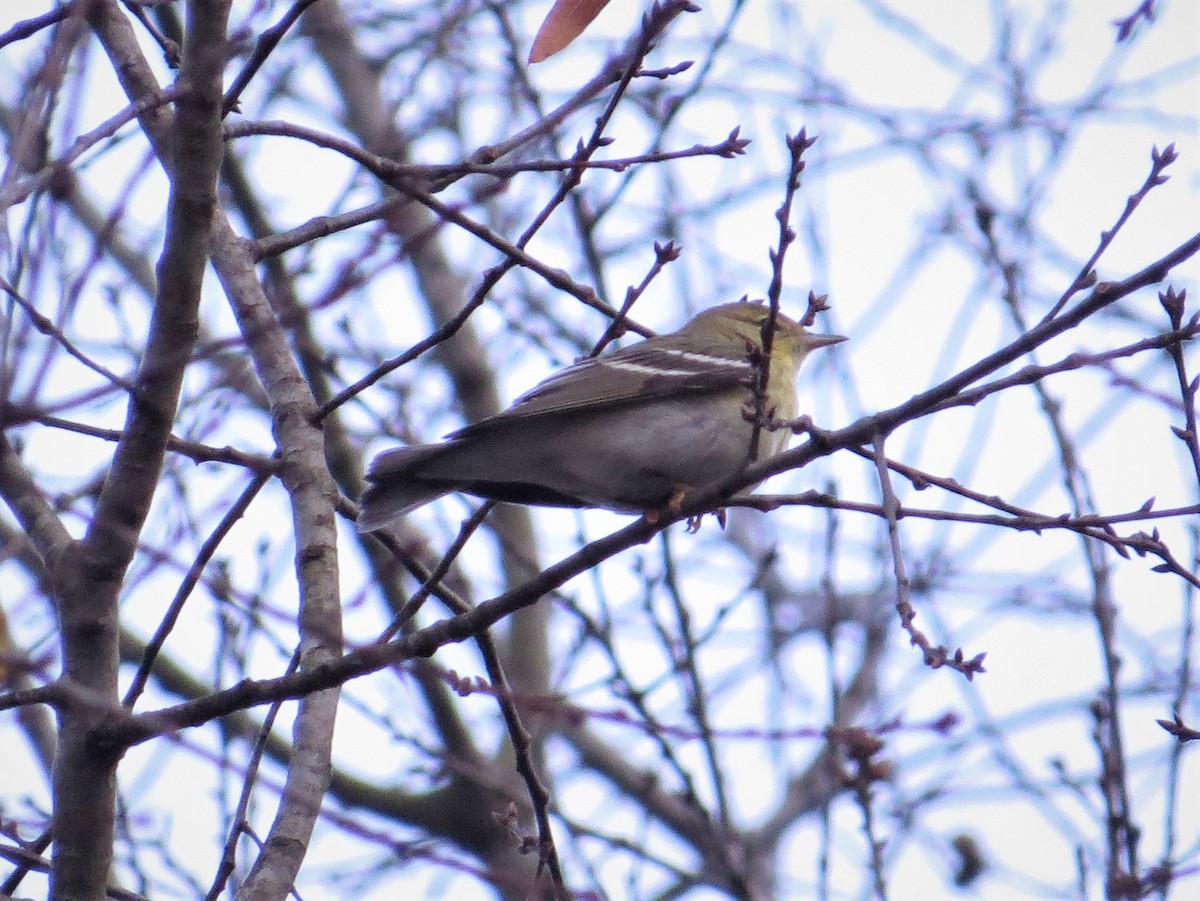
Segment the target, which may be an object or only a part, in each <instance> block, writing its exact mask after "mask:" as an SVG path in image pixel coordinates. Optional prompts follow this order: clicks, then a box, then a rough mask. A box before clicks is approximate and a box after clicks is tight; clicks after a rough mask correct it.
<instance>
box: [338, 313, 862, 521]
mask: <svg viewBox="0 0 1200 901" xmlns="http://www.w3.org/2000/svg"><path fill="white" fill-rule="evenodd" d="M770 320H771V308H770V307H769V306H767V305H766V304H764V303H761V302H757V301H745V300H743V301H739V302H736V303H727V304H722V305H720V306H715V307H711V308H709V309H708V310H705V311H704V312H702V313H700V314H699V315H697V316H696V317H694V318H693V319H691V320H689V321H688V322H687V323H685V324H684V325H683V326H682V327H681V328H680V329H679V330H678V331H675V332H671V333H670V334H665V335H659V336H656V337H652V338H647V339H646V340H644V341H641V342H639V343H637V344H633V345H630V346H628V347H625V348H622V349H620V350H617V351H614V352H611V353H606V354H602V355H600V356H596V357H589V358H586V359H583V360H581V361H579V362H577V363H575V364H574V365H572V366H568V367H567V368H565V369H563V370H560V371H559V372H557V373H555V374H554V375H552V376H550V377H549V378H548V379H546V380H545V381H543V382H541V383H540V384H539V385H537V386H536V387H534V388H533V389H532V390H530V391H528V392H526V393H525V394H523V395H522V396H520V397H519V398H517V400H516V401H514V402H513V404H512V406H510V407H509V408H508V409H507V410H504V411H503V412H501V413H498V414H496V415H494V416H490V417H488V418H486V419H483V420H480V421H479V422H476V423H473V424H471V425H468V426H466V428H463V429H459V430H458V431H456V432H453V433H451V434H449V435H447V436H446V440H444V441H441V442H438V443H435V444H417V445H411V446H406V447H399V448H395V449H392V450H388V451H384V452H383V453H381V454H379V455H378V456H377V457H375V459H374V460H373V461H372V463H371V465H370V467H369V468H368V470H367V474H366V479H367V482H368V487H367V489H366V491H365V492H364V493H363V495H362V497H361V499H360V512H359V514H358V530H359V531H360V532H364V533H365V532H373V531H376V530H378V529H381V528H384V527H385V526H387V525H389V524H390V523H392V522H394V521H396V520H398V519H399V518H400V517H402V516H404V515H405V514H407V513H409V512H411V511H413V510H415V509H417V508H418V507H421V506H423V505H425V504H428V503H430V502H431V501H434V500H436V499H437V498H439V497H442V496H443V495H445V494H449V493H451V492H463V493H466V494H472V495H476V496H479V497H482V498H486V499H489V500H493V501H507V502H511V503H518V504H531V505H535V506H549V507H577V508H582V507H600V508H604V509H608V510H613V511H616V512H618V513H630V514H635V513H636V514H644V515H647V516H650V515H651V514H652V513H653V512H654V511H658V512H660V513H661V511H663V510H665V509H673V510H675V511H676V512H677V511H678V508H679V505H680V503H682V500H683V499H684V498H685V497H686V496H687V495H688V494H690V493H692V492H695V491H702V490H705V489H709V488H713V487H715V486H718V485H721V484H723V483H724V482H725V481H727V480H728V479H731V478H733V477H735V476H736V475H737V473H738V472H739V471H740V470H741V469H742V468H743V467H744V466H745V465H747V463H749V462H752V461H751V445H752V443H753V442H754V441H755V440H756V439H755V430H756V427H755V425H754V423H753V419H754V418H755V416H754V411H755V410H756V409H757V410H758V411H760V412H761V413H762V414H765V415H766V416H769V417H770V418H771V419H772V420H774V421H779V422H782V421H787V420H791V419H794V418H795V417H796V415H797V409H796V406H797V400H796V384H795V383H796V374H797V372H798V371H799V368H800V364H801V363H802V362H803V361H804V358H805V357H806V356H807V355H808V353H809V351H812V350H815V349H816V348H819V347H828V346H830V345H834V344H838V343H840V342H842V341H845V340H846V339H845V338H844V337H842V336H841V335H830V334H816V333H813V332H809V331H807V330H806V329H805V328H804V326H802V325H801V324H800V323H798V322H796V321H795V320H793V319H791V318H789V317H788V316H786V315H784V314H783V313H781V312H778V311H777V312H776V314H775V316H774V322H775V325H774V328H773V330H771V332H770V333H771V341H770V345H771V353H770V357H769V365H765V367H764V364H765V363H766V357H765V354H764V352H763V347H764V339H765V336H766V334H767V331H768V330H770V329H771V327H770V326H769V325H767V323H769V321H770ZM764 368H766V371H767V375H768V380H767V385H766V390H765V392H764V391H762V389H761V387H760V388H759V389H758V392H759V394H761V395H762V403H761V404H759V403H758V402H756V400H755V394H754V390H755V389H754V386H755V384H756V382H757V381H761V372H762V370H763V369H764ZM760 419H761V417H760ZM788 437H789V431H788V430H787V429H786V428H783V429H768V428H763V427H761V425H760V427H759V428H758V435H757V444H758V447H757V451H758V453H757V457H758V458H759V459H765V458H766V457H770V456H773V455H775V454H777V453H779V452H781V451H782V450H783V449H784V448H785V447H786V445H787V442H788ZM754 487H756V486H749V487H748V488H746V489H744V492H745V493H748V492H749V491H752V490H753V489H754Z"/></svg>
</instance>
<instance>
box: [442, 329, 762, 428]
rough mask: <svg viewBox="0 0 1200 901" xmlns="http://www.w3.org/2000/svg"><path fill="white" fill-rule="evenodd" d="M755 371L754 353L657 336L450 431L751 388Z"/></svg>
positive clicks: (571, 369) (570, 370)
mask: <svg viewBox="0 0 1200 901" xmlns="http://www.w3.org/2000/svg"><path fill="white" fill-rule="evenodd" d="M752 376H753V367H752V365H751V363H750V360H749V358H748V357H747V358H746V359H740V360H730V359H725V358H722V357H718V356H710V355H709V354H705V353H697V352H694V351H687V350H681V349H678V348H674V347H669V346H667V347H663V346H661V345H659V344H658V342H657V341H656V340H654V339H651V340H649V341H643V342H642V343H641V344H635V345H634V346H633V347H629V348H626V349H624V350H619V351H617V352H616V353H612V354H606V355H605V356H602V357H594V358H592V359H588V360H582V361H580V362H579V363H576V364H575V365H574V366H568V367H567V368H566V369H564V370H562V371H561V372H557V373H555V374H554V375H552V376H551V377H550V378H548V379H546V381H544V382H542V383H541V384H540V385H537V386H536V387H535V388H533V389H532V390H530V391H528V392H526V393H525V394H523V395H522V396H521V397H519V398H517V400H516V401H515V402H514V403H513V405H512V406H511V407H509V408H508V409H507V410H505V411H504V412H503V413H499V414H497V415H496V416H492V417H489V418H488V419H484V420H482V421H480V422H477V423H475V424H474V425H470V426H467V427H466V428H465V429H462V430H461V431H458V432H455V433H454V434H453V435H451V436H449V437H451V438H461V437H464V436H465V435H467V434H469V433H471V432H473V431H475V430H478V429H481V428H484V429H486V428H488V427H492V426H496V425H501V424H505V423H511V422H514V421H517V420H526V419H529V418H532V417H538V416H545V415H548V414H552V413H568V412H571V411H574V410H581V409H591V410H595V409H600V408H605V407H613V406H619V405H621V404H625V403H631V402H634V401H636V402H639V403H640V402H643V401H651V400H657V399H662V398H667V397H673V396H678V395H680V394H695V393H704V392H709V391H721V390H725V389H728V388H732V387H735V386H737V385H743V386H746V387H747V388H748V387H749V385H750V380H751V377H752Z"/></svg>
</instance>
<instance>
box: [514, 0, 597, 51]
mask: <svg viewBox="0 0 1200 901" xmlns="http://www.w3.org/2000/svg"><path fill="white" fill-rule="evenodd" d="M607 5H608V0H556V2H555V4H554V6H553V7H552V8H551V9H550V12H549V13H547V14H546V20H545V21H544V22H542V27H541V28H539V29H538V33H537V37H535V38H534V39H533V49H532V50H530V51H529V61H530V62H531V63H540V62H541V61H542V60H544V59H547V58H549V57H551V56H553V55H554V54H556V53H558V51H560V50H562V49H563V48H564V47H566V46H567V45H568V44H570V43H571V41H573V40H575V38H577V37H579V35H580V33H581V32H582V31H583V29H585V28H587V27H588V25H590V24H591V22H592V19H594V18H596V16H598V15H599V14H600V10H602V9H604V7H605V6H607Z"/></svg>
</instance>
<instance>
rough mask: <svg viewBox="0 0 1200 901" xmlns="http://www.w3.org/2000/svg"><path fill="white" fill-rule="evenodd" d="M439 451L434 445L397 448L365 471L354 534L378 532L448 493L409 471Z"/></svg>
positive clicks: (437, 483)
mask: <svg viewBox="0 0 1200 901" xmlns="http://www.w3.org/2000/svg"><path fill="white" fill-rule="evenodd" d="M437 450H439V446H438V445H423V446H418V447H399V448H396V449H395V450H390V451H385V452H384V453H382V454H380V455H379V456H378V457H376V458H375V459H374V460H372V461H371V466H370V468H369V469H368V470H367V482H368V483H369V484H368V486H367V490H366V491H364V492H363V495H362V497H361V498H360V499H359V502H358V503H359V506H360V508H361V510H360V512H359V514H358V531H360V532H374V531H375V530H376V529H382V528H383V527H384V526H386V525H388V524H389V523H391V522H392V521H393V520H396V519H399V518H400V517H401V516H403V515H404V514H405V513H408V512H410V511H412V510H415V509H417V507H421V506H423V505H425V504H428V503H429V502H430V501H434V500H437V499H438V498H439V497H441V496H442V495H443V494H446V493H447V492H449V491H450V490H451V486H450V485H447V484H445V483H443V482H441V481H438V480H431V479H424V478H421V476H419V475H417V474H416V473H415V472H414V471H413V470H414V467H416V466H417V465H418V464H420V463H422V462H424V461H425V460H427V459H429V457H430V456H431V455H432V454H433V453H434V452H436V451H437Z"/></svg>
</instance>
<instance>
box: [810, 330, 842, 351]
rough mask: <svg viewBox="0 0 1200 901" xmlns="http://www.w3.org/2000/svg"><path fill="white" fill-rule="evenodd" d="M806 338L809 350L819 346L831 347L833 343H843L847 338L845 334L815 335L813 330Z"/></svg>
mask: <svg viewBox="0 0 1200 901" xmlns="http://www.w3.org/2000/svg"><path fill="white" fill-rule="evenodd" d="M806 338H807V340H806V343H807V344H808V349H809V350H812V349H814V348H817V347H829V346H830V345H831V344H841V343H842V342H843V341H845V340H847V339H846V337H845V336H844V335H814V334H812V333H811V332H809V333H808V335H807V336H806Z"/></svg>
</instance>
